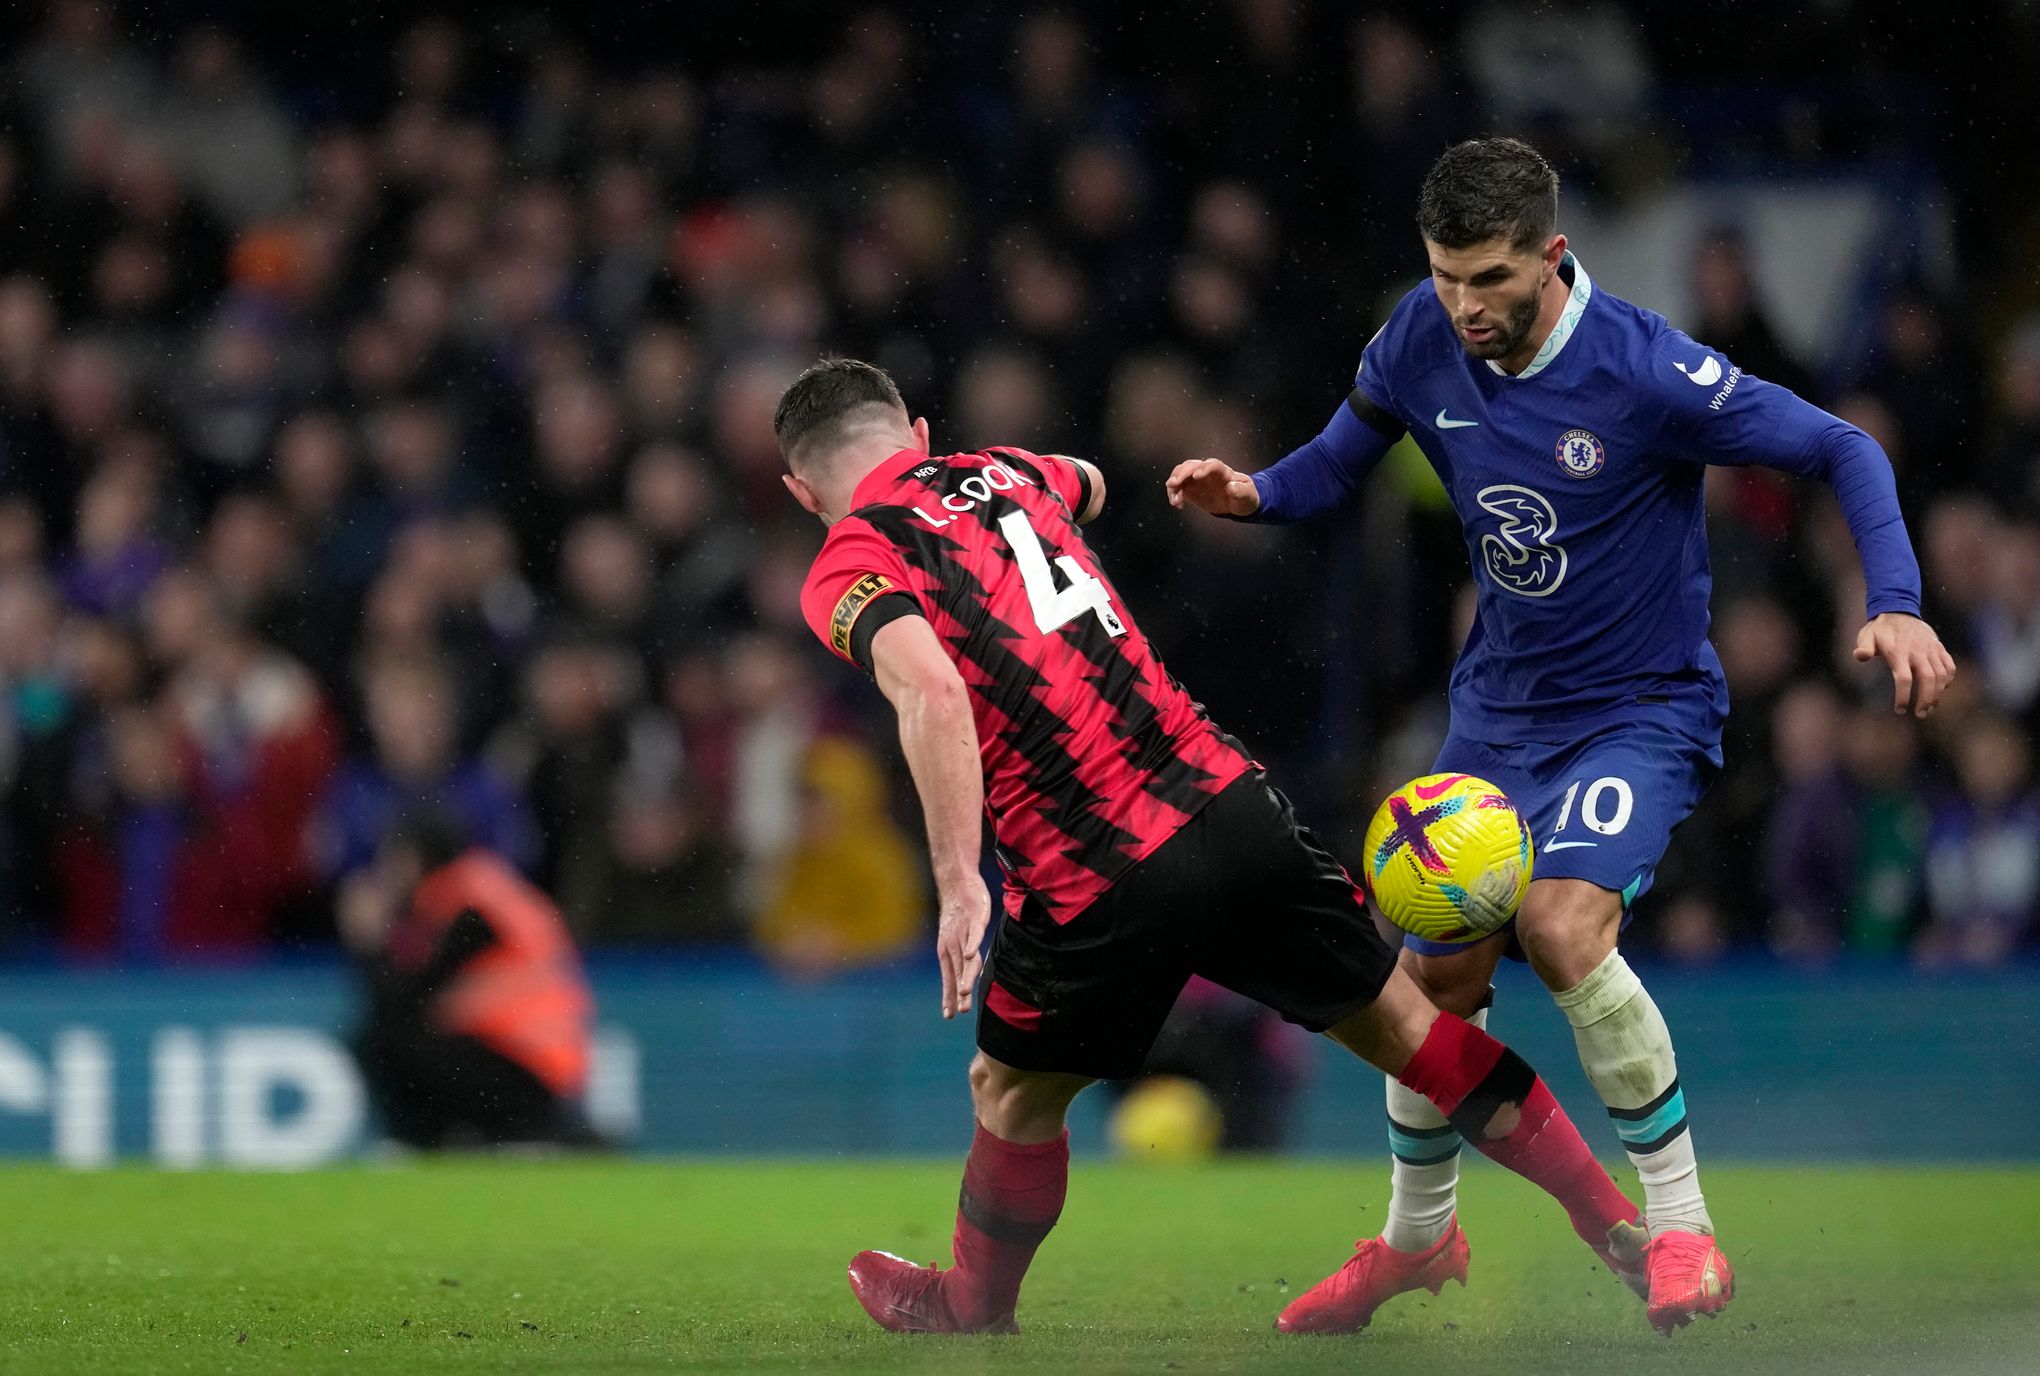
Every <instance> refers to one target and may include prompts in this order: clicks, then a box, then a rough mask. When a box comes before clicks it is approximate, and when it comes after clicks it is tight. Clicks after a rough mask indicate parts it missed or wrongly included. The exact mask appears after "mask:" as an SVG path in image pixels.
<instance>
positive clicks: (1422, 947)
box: [1379, 736, 1531, 1298]
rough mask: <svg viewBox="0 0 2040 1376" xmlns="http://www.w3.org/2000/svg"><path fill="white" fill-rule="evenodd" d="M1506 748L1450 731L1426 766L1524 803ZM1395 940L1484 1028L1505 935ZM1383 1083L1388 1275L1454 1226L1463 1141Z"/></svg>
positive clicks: (1400, 1090) (1435, 998) (1434, 996)
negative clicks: (1467, 777)
mask: <svg viewBox="0 0 2040 1376" xmlns="http://www.w3.org/2000/svg"><path fill="white" fill-rule="evenodd" d="M1510 754H1511V752H1508V751H1506V750H1503V749H1497V748H1496V747H1493V746H1490V745H1487V744H1485V743H1484V742H1481V741H1476V740H1471V739H1468V738H1467V737H1464V736H1449V737H1447V738H1446V740H1445V743H1444V744H1443V745H1442V746H1441V747H1440V748H1439V751H1438V757H1437V760H1436V761H1435V762H1434V763H1433V765H1432V767H1431V768H1432V772H1433V773H1435V774H1472V775H1475V776H1477V777H1479V778H1482V779H1485V780H1487V781H1488V782H1489V783H1492V784H1495V785H1497V786H1499V787H1500V788H1501V789H1502V790H1503V791H1504V792H1506V793H1508V794H1509V796H1510V798H1511V799H1513V800H1515V801H1516V802H1517V804H1518V806H1524V805H1525V801H1524V795H1525V791H1526V790H1527V789H1529V788H1530V786H1531V781H1530V780H1529V779H1528V778H1527V777H1525V776H1524V775H1522V774H1521V772H1520V771H1519V769H1518V768H1517V765H1516V762H1515V761H1514V760H1513V759H1512V758H1511V757H1510ZM1401 940H1402V947H1403V949H1402V955H1401V964H1402V968H1403V969H1404V970H1405V971H1406V972H1407V973H1408V974H1409V976H1410V978H1412V979H1413V980H1415V981H1416V982H1417V987H1418V988H1419V989H1422V990H1423V991H1424V994H1425V996H1426V997H1428V998H1429V999H1430V1000H1431V1002H1433V1003H1435V1004H1437V1005H1438V1007H1440V1008H1442V1009H1444V1010H1445V1011H1446V1012H1449V1013H1456V1014H1458V1015H1459V1016H1460V1017H1462V1018H1465V1019H1466V1020H1467V1021H1468V1022H1471V1023H1472V1024H1473V1025H1474V1026H1475V1027H1478V1028H1480V1029H1481V1030H1482V1031H1483V1032H1485V1031H1486V1030H1487V1021H1488V1009H1489V1007H1490V1006H1491V1005H1492V1003H1493V1001H1494V986H1493V984H1492V983H1491V981H1492V980H1493V977H1494V970H1495V966H1496V965H1497V964H1499V963H1500V961H1501V956H1502V952H1503V951H1504V950H1505V949H1507V946H1508V943H1509V941H1510V936H1509V934H1508V933H1506V932H1499V933H1496V934H1495V935H1494V936H1491V937H1489V938H1487V939H1485V940H1482V941H1477V942H1473V943H1470V944H1454V943H1449V942H1440V941H1425V940H1423V939H1421V938H1418V937H1414V936H1403V937H1402V938H1401ZM1383 1084H1384V1085H1385V1088H1386V1096H1387V1108H1388V1148H1389V1160H1390V1162H1391V1176H1390V1180H1389V1191H1388V1216H1387V1220H1386V1222H1385V1223H1384V1225H1383V1227H1382V1230H1381V1238H1380V1246H1381V1247H1382V1248H1384V1249H1387V1250H1386V1251H1385V1252H1384V1254H1383V1258H1382V1265H1381V1267H1380V1268H1379V1270H1380V1272H1381V1274H1382V1275H1383V1276H1384V1277H1389V1276H1392V1275H1394V1274H1396V1273H1398V1272H1405V1271H1406V1272H1411V1273H1414V1272H1415V1271H1416V1270H1417V1269H1418V1265H1417V1263H1416V1262H1415V1261H1414V1260H1412V1259H1413V1258H1417V1257H1422V1256H1426V1255H1429V1254H1430V1253H1432V1252H1434V1251H1436V1250H1437V1249H1438V1248H1439V1247H1440V1246H1442V1245H1445V1240H1446V1238H1447V1235H1448V1234H1454V1233H1456V1232H1457V1230H1458V1209H1459V1153H1460V1148H1461V1146H1462V1145H1463V1143H1462V1140H1461V1138H1460V1135H1459V1130H1458V1129H1457V1128H1454V1127H1453V1126H1452V1124H1451V1123H1449V1122H1447V1121H1446V1118H1445V1115H1444V1114H1442V1113H1440V1112H1439V1111H1438V1110H1437V1108H1436V1107H1435V1106H1434V1105H1433V1104H1432V1103H1431V1102H1430V1100H1428V1099H1426V1098H1424V1096H1423V1095H1421V1094H1418V1093H1417V1092H1416V1091H1415V1090H1413V1089H1410V1088H1409V1087H1408V1086H1407V1085H1403V1084H1400V1083H1398V1082H1397V1081H1396V1077H1395V1076H1393V1075H1388V1076H1384V1077H1383ZM1453 1245H1454V1246H1456V1247H1457V1248H1458V1249H1459V1250H1462V1251H1463V1250H1464V1249H1465V1245H1466V1244H1465V1242H1464V1240H1463V1239H1460V1240H1457V1241H1455V1243H1454V1244H1453ZM1404 1288H1405V1289H1407V1288H1410V1287H1407V1286H1405V1287H1404ZM1383 1298H1387V1296H1386V1295H1384V1296H1383Z"/></svg>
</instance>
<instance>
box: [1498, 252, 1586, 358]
mask: <svg viewBox="0 0 2040 1376" xmlns="http://www.w3.org/2000/svg"><path fill="white" fill-rule="evenodd" d="M1558 261H1559V266H1561V267H1563V266H1565V265H1566V264H1568V263H1570V264H1571V265H1572V270H1573V279H1572V294H1571V295H1569V296H1567V297H1566V299H1565V309H1564V310H1562V311H1560V312H1559V314H1558V323H1557V324H1556V325H1553V326H1552V327H1551V333H1550V334H1548V335H1546V336H1545V337H1544V347H1542V348H1540V349H1539V350H1538V351H1537V357H1535V358H1533V359H1531V360H1530V366H1529V367H1527V368H1525V369H1524V370H1523V371H1522V372H1520V373H1511V372H1510V371H1509V370H1508V369H1506V368H1504V367H1502V366H1501V364H1499V363H1497V362H1495V361H1494V360H1493V359H1491V358H1490V359H1488V360H1487V366H1488V367H1490V368H1492V369H1494V371H1495V375H1496V376H1498V377H1506V378H1509V379H1511V380H1512V381H1515V382H1522V381H1524V380H1525V379H1527V378H1533V377H1536V376H1537V375H1538V374H1539V373H1541V372H1543V371H1544V368H1545V365H1546V364H1548V363H1550V362H1551V360H1552V359H1554V358H1557V357H1558V351H1559V350H1560V349H1563V348H1564V347H1565V345H1566V341H1567V340H1569V339H1571V338H1572V337H1573V331H1574V330H1576V329H1578V328H1579V324H1580V317H1581V316H1582V315H1585V314H1586V312H1587V302H1588V301H1589V300H1591V299H1592V298H1593V295H1594V282H1593V279H1592V278H1590V277H1588V276H1587V270H1586V268H1584V267H1583V266H1581V264H1580V260H1579V259H1577V258H1575V257H1573V255H1572V250H1571V249H1567V250H1566V252H1565V256H1564V257H1563V258H1561V259H1559V260H1558Z"/></svg>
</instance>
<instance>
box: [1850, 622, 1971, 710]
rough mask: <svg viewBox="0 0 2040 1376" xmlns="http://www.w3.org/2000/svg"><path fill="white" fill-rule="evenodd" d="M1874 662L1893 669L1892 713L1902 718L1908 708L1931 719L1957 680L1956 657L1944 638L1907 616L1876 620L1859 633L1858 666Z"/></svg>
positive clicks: (1857, 638) (1857, 635) (1929, 627)
mask: <svg viewBox="0 0 2040 1376" xmlns="http://www.w3.org/2000/svg"><path fill="white" fill-rule="evenodd" d="M1873 659H1882V660H1883V661H1884V662H1885V663H1886V664H1889V665H1890V666H1891V689H1892V699H1891V710H1892V711H1894V712H1897V713H1898V714H1899V715H1900V716H1903V715H1905V711H1906V709H1907V708H1908V707H1910V708H1911V709H1912V713H1913V715H1914V716H1916V717H1924V716H1928V715H1930V714H1931V713H1932V712H1933V710H1934V705H1935V704H1936V703H1938V702H1939V701H1940V700H1941V694H1942V693H1944V692H1946V691H1947V689H1948V681H1949V680H1950V679H1952V678H1954V677H1955V656H1953V655H1951V654H1949V653H1948V650H1947V647H1946V646H1944V645H1942V644H1941V637H1940V636H1938V635H1936V634H1934V628H1933V627H1932V626H1929V625H1928V624H1927V623H1926V622H1924V621H1922V620H1920V619H1919V618H1918V617H1917V616H1913V615H1910V614H1909V613H1906V612H1884V613H1882V614H1880V615H1878V616H1873V617H1871V618H1870V619H1869V620H1868V621H1867V622H1865V623H1864V624H1863V629H1862V630H1860V631H1858V632H1857V633H1856V662H1857V663H1858V664H1868V663H1869V662H1870V661H1871V660H1873Z"/></svg>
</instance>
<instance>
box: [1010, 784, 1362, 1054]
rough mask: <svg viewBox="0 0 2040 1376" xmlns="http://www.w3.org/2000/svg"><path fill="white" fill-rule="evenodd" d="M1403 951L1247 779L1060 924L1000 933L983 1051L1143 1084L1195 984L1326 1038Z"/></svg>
mask: <svg viewBox="0 0 2040 1376" xmlns="http://www.w3.org/2000/svg"><path fill="white" fill-rule="evenodd" d="M1395 961H1396V953H1395V951H1394V950H1393V949H1392V948H1391V947H1390V946H1389V944H1388V943H1387V942H1385V941H1383V940H1382V939H1381V935H1380V933H1379V932H1377V931H1376V930H1375V928H1374V923H1373V921H1372V919H1370V918H1369V917H1368V915H1367V909H1366V905H1365V902H1364V900H1363V899H1362V898H1361V896H1360V893H1359V891H1358V890H1357V889H1356V888H1355V886H1354V884H1353V880H1352V879H1351V877H1350V876H1348V875H1347V873H1346V870H1345V868H1344V867H1343V866H1341V865H1340V864H1339V862H1338V861H1337V860H1335V859H1333V858H1332V856H1331V854H1330V852H1328V851H1326V850H1325V848H1324V847H1323V846H1322V845H1320V844H1319V843H1318V840H1317V838H1316V837H1315V836H1312V835H1311V833H1310V831H1309V830H1308V829H1307V828H1305V827H1302V826H1299V825H1298V824H1297V821H1296V816H1295V813H1294V812H1292V811H1291V809H1290V806H1289V800H1288V799H1287V798H1285V797H1283V796H1282V795H1281V794H1280V793H1278V792H1277V791H1276V790H1275V789H1274V788H1272V787H1270V786H1269V784H1268V782H1267V778H1266V776H1265V775H1262V774H1260V773H1258V772H1255V773H1249V774H1246V775H1243V776H1242V777H1241V778H1239V779H1238V780H1236V781H1235V782H1234V783H1232V784H1231V785H1230V786H1228V787H1227V788H1226V789H1225V790H1224V791H1223V792H1222V793H1220V794H1219V795H1218V796H1217V797H1216V798H1214V799H1212V800H1211V801H1210V802H1209V803H1207V804H1205V806H1204V809H1203V811H1201V812H1199V813H1198V814H1197V815H1196V816H1195V817H1193V818H1191V819H1190V820H1189V821H1188V822H1187V823H1185V824H1184V826H1183V829H1182V830H1181V831H1178V832H1177V833H1176V834H1175V835H1174V836H1172V837H1170V838H1169V839H1168V840H1167V841H1165V842H1164V843H1163V844H1162V846H1161V848H1160V849H1159V850H1157V851H1155V852H1154V854H1152V855H1150V856H1148V858H1147V859H1145V860H1143V861H1141V862H1140V864H1138V865H1136V866H1134V868H1133V869H1132V870H1131V871H1129V872H1128V873H1127V874H1126V876H1125V877H1124V878H1122V879H1121V880H1120V881H1119V882H1118V883H1116V884H1114V885H1113V886H1112V888H1111V889H1109V890H1108V891H1107V892H1106V893H1105V894H1104V896H1103V897H1101V898H1099V899H1098V900H1097V901H1095V902H1094V903H1092V904H1091V905H1090V906H1089V907H1087V908H1085V909H1084V910H1083V911H1082V912H1080V913H1078V914H1077V915H1076V916H1075V917H1074V918H1071V919H1070V920H1069V921H1068V922H1066V923H1063V924H1061V925H1057V924H1056V923H1055V922H1053V921H1051V920H1050V919H1049V917H1048V915H1047V913H1046V912H1045V911H1044V910H1043V909H1042V908H1041V907H1040V905H1039V904H1037V903H1035V902H1034V901H1033V900H1031V899H1030V900H1029V901H1028V903H1027V905H1026V906H1025V907H1023V908H1022V909H1021V912H1020V915H1019V918H1018V919H1017V920H1014V919H1011V918H1008V919H1007V920H1005V921H1003V922H1001V923H1000V924H999V929H998V934H997V935H996V936H994V937H993V938H992V953H991V958H990V959H989V960H988V961H987V962H986V963H985V974H984V977H983V979H982V980H981V981H980V985H979V990H978V1032H977V1039H978V1046H979V1047H980V1048H982V1049H983V1051H984V1052H985V1054H986V1055H988V1056H990V1057H992V1058H993V1059H994V1060H999V1061H1003V1062H1005V1063H1006V1064H1007V1065H1010V1066H1014V1067H1016V1068H1018V1069H1021V1070H1041V1071H1062V1072H1065V1073H1068V1074H1073V1075H1090V1076H1093V1077H1096V1078H1099V1079H1121V1078H1124V1077H1126V1076H1130V1075H1134V1074H1137V1073H1139V1071H1140V1067H1141V1062H1142V1061H1144V1060H1145V1059H1146V1058H1147V1053H1148V1048H1149V1046H1151V1045H1152V1044H1153V1042H1154V1039H1155V1034H1156V1033H1157V1032H1159V1031H1160V1030H1161V1026H1162V1022H1163V1020H1164V1019H1166V1018H1167V1017H1168V1015H1169V1009H1170V1008H1171V1007H1173V1006H1174V1005H1175V1002H1176V996H1177V995H1178V994H1180V993H1182V991H1183V986H1184V984H1185V983H1187V982H1188V981H1189V979H1190V976H1192V975H1202V976H1203V977H1204V978H1206V979H1208V980H1210V981H1211V982H1212V983H1214V984H1219V985H1223V986H1224V987H1225V988H1227V989H1231V990H1233V991H1234V992H1236V993H1240V994H1244V995H1246V996H1247V997H1248V998H1251V999H1254V1000H1256V1001H1258V1002H1260V1003H1264V1004H1266V1005H1267V1006H1268V1007H1270V1008H1272V1009H1274V1010H1275V1011H1276V1012H1278V1013H1280V1014H1281V1015H1282V1016H1283V1017H1285V1018H1287V1019H1288V1020H1289V1021H1291V1022H1293V1023H1297V1024H1299V1025H1301V1026H1303V1027H1306V1028H1309V1029H1310V1030H1311V1031H1313V1032H1322V1031H1324V1030H1325V1029H1326V1028H1328V1027H1330V1026H1332V1025H1333V1024H1335V1023H1338V1022H1341V1021H1343V1020H1344V1019H1345V1018H1346V1017H1347V1016H1348V1015H1350V1014H1352V1013H1354V1012H1357V1011H1358V1010H1360V1009H1361V1008H1364V1007H1366V1006H1367V1005H1368V1004H1369V1003H1371V1002H1373V1001H1374V997H1375V995H1377V994H1379V993H1380V992H1381V986H1382V985H1383V984H1384V983H1386V982H1387V980H1388V976H1389V973H1390V972H1391V971H1392V970H1394V968H1395Z"/></svg>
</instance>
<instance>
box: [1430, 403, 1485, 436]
mask: <svg viewBox="0 0 2040 1376" xmlns="http://www.w3.org/2000/svg"><path fill="white" fill-rule="evenodd" d="M1451 409H1452V408H1451V407H1449V406H1440V407H1439V408H1438V419H1437V420H1435V421H1433V422H1432V424H1434V425H1436V426H1437V427H1438V428H1439V429H1440V430H1464V429H1465V428H1466V427H1467V426H1469V425H1479V424H1480V422H1479V421H1477V420H1447V419H1446V418H1445V413H1446V412H1447V411H1449V410H1451Z"/></svg>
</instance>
